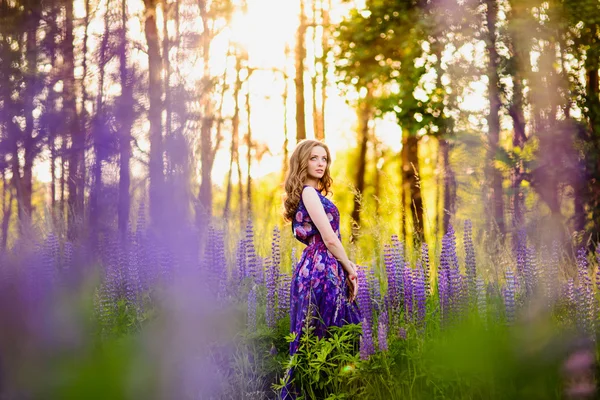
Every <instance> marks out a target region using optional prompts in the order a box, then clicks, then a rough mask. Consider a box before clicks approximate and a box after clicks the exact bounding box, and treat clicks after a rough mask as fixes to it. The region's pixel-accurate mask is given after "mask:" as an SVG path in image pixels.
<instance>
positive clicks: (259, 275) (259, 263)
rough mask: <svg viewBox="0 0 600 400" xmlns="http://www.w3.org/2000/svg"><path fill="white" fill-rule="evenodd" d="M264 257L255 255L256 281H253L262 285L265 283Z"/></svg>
mask: <svg viewBox="0 0 600 400" xmlns="http://www.w3.org/2000/svg"><path fill="white" fill-rule="evenodd" d="M264 264H265V259H264V258H262V257H260V256H256V281H255V283H256V284H257V285H264V284H265V265H264Z"/></svg>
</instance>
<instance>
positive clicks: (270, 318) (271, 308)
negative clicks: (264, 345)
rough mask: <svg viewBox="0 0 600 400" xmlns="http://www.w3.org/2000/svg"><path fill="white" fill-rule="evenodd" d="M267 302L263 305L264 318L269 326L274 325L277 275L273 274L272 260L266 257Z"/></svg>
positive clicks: (272, 326)
mask: <svg viewBox="0 0 600 400" xmlns="http://www.w3.org/2000/svg"><path fill="white" fill-rule="evenodd" d="M266 264H267V281H266V286H267V303H266V306H265V319H266V321H267V326H268V327H269V328H274V327H275V322H276V320H275V308H276V306H277V303H276V300H277V299H276V298H275V296H276V288H277V280H278V279H277V276H276V274H275V271H274V268H273V264H274V263H273V261H272V260H271V259H267V263H266Z"/></svg>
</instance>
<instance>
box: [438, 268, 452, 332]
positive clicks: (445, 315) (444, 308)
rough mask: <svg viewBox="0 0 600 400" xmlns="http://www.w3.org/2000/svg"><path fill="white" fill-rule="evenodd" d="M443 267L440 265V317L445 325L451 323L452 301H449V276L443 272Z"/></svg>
mask: <svg viewBox="0 0 600 400" xmlns="http://www.w3.org/2000/svg"><path fill="white" fill-rule="evenodd" d="M443 268H444V267H443V266H442V265H441V264H440V268H439V270H438V297H439V299H440V317H441V322H442V325H445V324H447V323H448V321H449V317H450V301H449V297H450V296H449V289H448V285H449V284H448V274H447V273H446V271H444V270H443Z"/></svg>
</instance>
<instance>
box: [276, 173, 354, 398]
mask: <svg viewBox="0 0 600 400" xmlns="http://www.w3.org/2000/svg"><path fill="white" fill-rule="evenodd" d="M304 187H307V185H305V186H304ZM309 187H310V186H309ZM315 190H316V189H315ZM317 193H318V194H319V198H320V199H321V204H322V205H323V208H324V209H325V214H326V215H327V217H328V218H329V222H330V223H331V227H332V228H333V231H334V232H335V233H336V234H337V236H338V238H340V239H341V236H340V212H339V211H338V209H337V207H336V206H335V204H333V203H332V202H331V200H329V199H328V198H326V197H325V196H323V195H322V194H321V193H320V192H319V191H317ZM292 232H293V234H294V236H295V237H296V239H298V240H299V241H300V242H302V243H304V244H306V245H307V246H306V248H305V249H304V251H303V252H302V255H301V256H300V260H299V261H298V264H297V265H296V268H295V270H294V271H293V274H292V284H291V293H290V331H291V332H292V333H296V339H295V340H294V341H293V342H292V343H290V355H293V354H295V353H296V351H297V350H298V344H299V339H300V335H301V333H302V327H303V326H304V324H305V323H306V319H307V317H308V318H310V320H309V324H311V326H314V327H315V330H314V333H315V334H316V335H317V336H318V337H323V336H324V335H325V333H326V332H327V327H328V326H333V325H336V326H342V325H344V324H346V323H353V324H358V323H360V321H361V318H360V312H359V309H358V306H357V304H356V301H354V302H352V303H350V301H349V300H348V289H347V284H346V272H345V271H344V269H343V268H342V265H341V264H340V263H339V262H338V261H337V259H336V258H335V257H334V256H333V254H332V253H331V252H330V251H329V250H328V249H327V247H326V246H325V243H324V242H323V239H322V237H321V234H320V233H319V231H318V229H317V227H316V225H315V224H314V223H313V222H312V220H311V218H310V215H308V211H307V210H306V207H305V206H304V203H303V201H302V198H300V203H299V204H298V211H297V212H296V215H295V217H294V219H293V221H292ZM309 314H310V316H309ZM290 374H291V372H290ZM285 392H287V391H284V393H285ZM290 392H291V390H290ZM290 394H291V393H290ZM293 397H295V396H289V397H285V396H283V398H284V399H285V398H293Z"/></svg>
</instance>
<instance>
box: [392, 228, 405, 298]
mask: <svg viewBox="0 0 600 400" xmlns="http://www.w3.org/2000/svg"><path fill="white" fill-rule="evenodd" d="M391 239H392V248H391V250H392V260H393V263H394V272H395V274H396V276H395V278H396V287H397V294H396V295H397V296H398V297H397V302H398V305H400V302H401V301H403V300H404V277H403V275H404V244H403V243H402V242H401V241H400V240H399V239H398V235H392V237H391Z"/></svg>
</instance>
